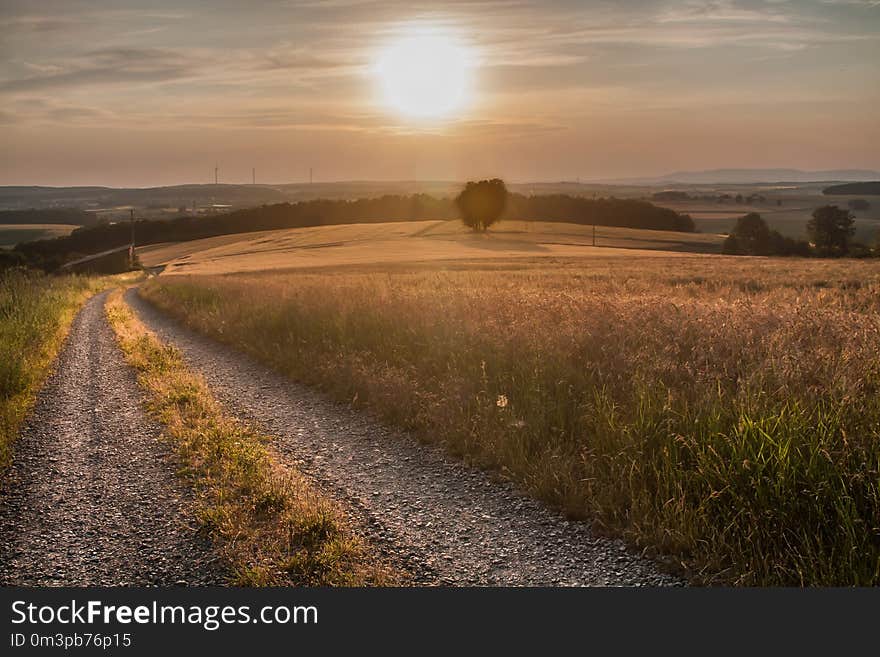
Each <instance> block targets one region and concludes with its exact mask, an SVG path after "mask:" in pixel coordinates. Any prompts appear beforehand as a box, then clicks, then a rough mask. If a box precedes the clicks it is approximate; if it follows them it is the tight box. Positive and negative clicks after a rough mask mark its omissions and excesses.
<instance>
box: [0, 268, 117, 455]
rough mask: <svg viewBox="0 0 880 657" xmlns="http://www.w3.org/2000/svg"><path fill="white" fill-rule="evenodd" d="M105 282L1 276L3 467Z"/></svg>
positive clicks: (32, 274) (11, 272)
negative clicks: (87, 304)
mask: <svg viewBox="0 0 880 657" xmlns="http://www.w3.org/2000/svg"><path fill="white" fill-rule="evenodd" d="M104 285H106V282H105V281H104V280H103V279H98V278H91V277H83V276H45V275H43V274H39V273H36V272H26V271H21V270H17V269H10V270H6V271H3V272H0V469H2V468H3V467H4V466H5V465H7V464H8V463H9V460H10V458H11V456H12V442H13V440H14V439H15V436H16V435H17V433H18V429H19V426H20V425H21V423H22V421H23V420H24V418H25V416H26V415H27V413H28V411H29V410H30V408H31V407H32V406H33V403H34V399H35V398H36V394H37V391H38V390H39V388H40V385H42V382H43V380H44V379H45V377H46V374H47V373H48V372H49V369H50V367H51V365H52V361H53V360H54V359H55V356H56V354H57V353H58V350H59V349H60V348H61V344H62V342H63V341H64V337H65V336H66V335H67V330H68V328H69V327H70V323H71V321H73V317H74V315H75V314H76V311H77V310H78V309H79V307H80V305H82V303H83V302H84V301H85V300H86V299H87V298H88V297H89V296H91V295H92V294H94V293H95V292H96V291H98V290H99V289H101V288H102V287H103V286H104Z"/></svg>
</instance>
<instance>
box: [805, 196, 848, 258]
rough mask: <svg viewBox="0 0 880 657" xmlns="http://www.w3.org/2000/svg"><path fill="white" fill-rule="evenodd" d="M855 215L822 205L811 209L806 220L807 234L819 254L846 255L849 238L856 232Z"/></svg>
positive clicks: (835, 207) (832, 206)
mask: <svg viewBox="0 0 880 657" xmlns="http://www.w3.org/2000/svg"><path fill="white" fill-rule="evenodd" d="M854 220H855V217H854V216H853V215H852V213H851V212H850V211H849V210H844V209H841V208H839V207H837V206H836V205H824V206H822V207H821V208H816V209H815V210H813V218H812V219H810V221H808V222H807V234H808V235H809V236H810V241H812V242H813V244H814V245H815V247H816V251H817V252H818V253H819V254H820V255H846V253H848V252H849V242H850V238H851V237H852V236H853V234H854V233H855V232H856V229H855V227H854V226H853V223H854Z"/></svg>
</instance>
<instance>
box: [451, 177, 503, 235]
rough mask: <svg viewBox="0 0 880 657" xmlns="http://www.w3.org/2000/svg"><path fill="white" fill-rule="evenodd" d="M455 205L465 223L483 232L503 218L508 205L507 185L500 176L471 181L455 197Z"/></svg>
mask: <svg viewBox="0 0 880 657" xmlns="http://www.w3.org/2000/svg"><path fill="white" fill-rule="evenodd" d="M455 205H456V207H457V208H458V211H459V213H460V214H461V220H462V221H463V222H464V225H465V226H470V227H471V228H472V229H473V230H474V231H476V232H478V233H483V232H485V231H486V229H487V228H488V227H489V226H491V225H492V224H494V223H495V222H497V221H498V220H499V219H500V218H501V215H502V213H503V212H504V208H505V207H506V206H507V187H505V186H504V181H503V180H500V179H498V178H493V179H492V180H481V181H480V182H469V183H468V184H467V185H465V188H464V189H463V190H461V193H460V194H459V195H458V196H456V197H455Z"/></svg>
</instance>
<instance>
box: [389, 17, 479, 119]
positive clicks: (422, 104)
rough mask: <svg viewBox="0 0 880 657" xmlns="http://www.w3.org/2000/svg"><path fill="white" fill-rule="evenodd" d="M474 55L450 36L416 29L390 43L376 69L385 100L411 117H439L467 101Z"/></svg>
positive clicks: (458, 107)
mask: <svg viewBox="0 0 880 657" xmlns="http://www.w3.org/2000/svg"><path fill="white" fill-rule="evenodd" d="M473 65H474V62H473V56H472V53H471V51H470V49H469V48H467V47H466V46H465V45H463V44H462V43H461V42H460V41H459V40H458V39H457V38H455V37H454V36H452V35H449V34H444V33H440V32H432V31H418V32H415V33H413V34H410V35H407V36H404V37H401V38H399V39H398V40H396V41H394V42H393V43H391V44H389V45H388V46H387V47H386V48H385V49H384V50H382V51H381V53H380V54H379V56H378V58H377V61H376V66H375V72H376V75H377V77H378V80H379V83H380V85H381V88H382V92H383V96H384V100H385V103H386V104H387V105H388V106H390V107H391V108H392V109H394V110H395V111H397V112H400V113H401V114H404V115H406V116H409V117H414V118H442V117H447V116H449V115H451V114H452V113H454V112H455V111H456V110H459V109H461V108H462V107H463V106H464V105H465V104H466V103H467V101H468V100H469V95H470V91H471V89H470V87H471V76H472V70H473Z"/></svg>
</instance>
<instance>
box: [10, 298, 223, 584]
mask: <svg viewBox="0 0 880 657" xmlns="http://www.w3.org/2000/svg"><path fill="white" fill-rule="evenodd" d="M106 296H107V293H104V294H101V295H98V296H96V297H93V298H92V299H90V300H89V301H88V302H87V303H86V304H85V305H84V306H83V308H82V309H81V310H80V312H79V314H78V315H77V317H76V318H75V319H74V322H73V324H72V326H71V329H70V333H69V335H68V337H67V340H66V342H65V344H64V347H63V349H62V351H61V353H60V355H59V357H58V360H57V362H56V364H55V369H54V372H53V373H52V374H51V375H50V377H49V379H48V380H47V382H46V384H45V385H44V387H43V389H42V390H41V391H40V394H39V396H38V398H37V404H36V406H35V408H34V411H33V413H32V414H31V416H30V417H29V418H28V420H27V422H26V424H25V426H24V427H23V429H22V432H21V435H20V436H19V438H18V441H17V442H16V444H15V455H14V459H13V464H12V466H11V467H10V469H9V471H8V472H7V473H6V475H5V477H4V480H3V482H2V486H0V584H2V585H5V586H10V585H23V586H47V585H59V586H61V585H67V586H98V585H101V586H104V585H108V586H135V585H136V586H149V585H162V586H167V585H175V584H180V585H183V584H190V585H201V584H222V583H224V582H225V573H224V571H223V569H222V568H221V566H220V565H219V563H218V562H217V558H216V556H215V554H214V553H213V552H212V549H211V547H210V545H209V543H208V541H207V539H205V538H203V537H201V536H200V535H199V534H198V531H197V529H196V527H195V525H194V523H193V521H192V518H191V515H190V514H191V501H190V500H189V499H188V493H187V491H186V489H185V487H184V486H183V485H182V483H181V482H180V481H179V480H178V479H177V478H176V476H175V474H174V470H175V464H174V462H173V460H172V459H171V455H170V452H169V450H168V449H167V447H166V446H165V445H163V444H162V443H161V442H160V441H159V440H158V436H159V431H160V430H159V427H158V426H157V425H156V424H155V423H154V422H152V421H151V420H150V419H149V418H148V417H147V416H146V414H145V413H144V411H143V408H142V405H141V399H142V398H143V394H142V392H141V390H140V389H139V388H138V384H137V382H136V380H135V375H134V372H133V371H132V370H131V369H130V368H129V367H128V366H127V365H126V364H125V362H124V360H123V358H122V353H121V352H120V350H119V348H118V346H117V344H116V341H115V337H114V335H113V332H112V330H111V328H110V326H109V325H108V323H107V320H106V318H105V316H104V301H105V299H106Z"/></svg>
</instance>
